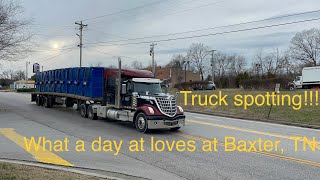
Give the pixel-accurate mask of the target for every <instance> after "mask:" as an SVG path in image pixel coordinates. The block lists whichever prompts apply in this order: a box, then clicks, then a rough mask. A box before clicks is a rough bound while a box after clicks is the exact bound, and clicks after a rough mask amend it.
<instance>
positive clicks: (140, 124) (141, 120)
mask: <svg viewBox="0 0 320 180" xmlns="http://www.w3.org/2000/svg"><path fill="white" fill-rule="evenodd" d="M145 126H146V120H145V119H144V118H143V117H140V118H139V119H138V127H139V129H143V128H144V127H145Z"/></svg>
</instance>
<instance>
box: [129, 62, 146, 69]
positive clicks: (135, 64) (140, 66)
mask: <svg viewBox="0 0 320 180" xmlns="http://www.w3.org/2000/svg"><path fill="white" fill-rule="evenodd" d="M131 68H133V69H144V68H145V66H144V65H143V64H142V62H140V61H138V60H135V61H133V62H132V63H131Z"/></svg>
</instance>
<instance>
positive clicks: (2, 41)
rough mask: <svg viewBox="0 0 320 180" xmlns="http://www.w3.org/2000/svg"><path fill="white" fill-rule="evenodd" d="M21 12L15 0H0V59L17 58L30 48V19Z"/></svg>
mask: <svg viewBox="0 0 320 180" xmlns="http://www.w3.org/2000/svg"><path fill="white" fill-rule="evenodd" d="M22 12H23V11H22V7H21V6H20V5H19V4H17V1H7V0H0V61H15V60H18V59H20V58H21V57H24V56H25V55H26V53H27V52H28V51H29V50H30V45H31V44H30V38H31V37H32V36H31V35H30V33H29V32H28V27H29V26H30V24H31V21H30V20H27V19H23V18H21V17H23V16H22Z"/></svg>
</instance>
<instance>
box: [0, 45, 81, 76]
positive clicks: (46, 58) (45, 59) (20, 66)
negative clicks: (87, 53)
mask: <svg viewBox="0 0 320 180" xmlns="http://www.w3.org/2000/svg"><path fill="white" fill-rule="evenodd" d="M73 50H75V49H74V47H72V49H71V48H69V50H67V51H64V52H61V53H59V54H56V55H53V56H50V57H45V58H41V59H40V60H38V61H37V63H39V62H45V61H48V60H50V59H53V58H55V57H58V56H61V55H63V54H66V53H69V52H71V51H73ZM24 66H25V65H19V66H13V67H8V68H4V69H0V70H2V71H3V70H12V69H17V68H22V67H24Z"/></svg>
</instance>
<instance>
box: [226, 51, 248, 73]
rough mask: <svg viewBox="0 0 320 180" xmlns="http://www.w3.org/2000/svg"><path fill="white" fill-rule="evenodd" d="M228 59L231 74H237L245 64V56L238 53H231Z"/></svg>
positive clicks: (243, 68)
mask: <svg viewBox="0 0 320 180" xmlns="http://www.w3.org/2000/svg"><path fill="white" fill-rule="evenodd" d="M229 59H230V73H231V74H233V75H236V76H237V75H238V74H240V73H242V72H243V71H244V70H245V66H246V65H247V61H246V58H245V57H243V56H240V55H233V56H230V57H229Z"/></svg>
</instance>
